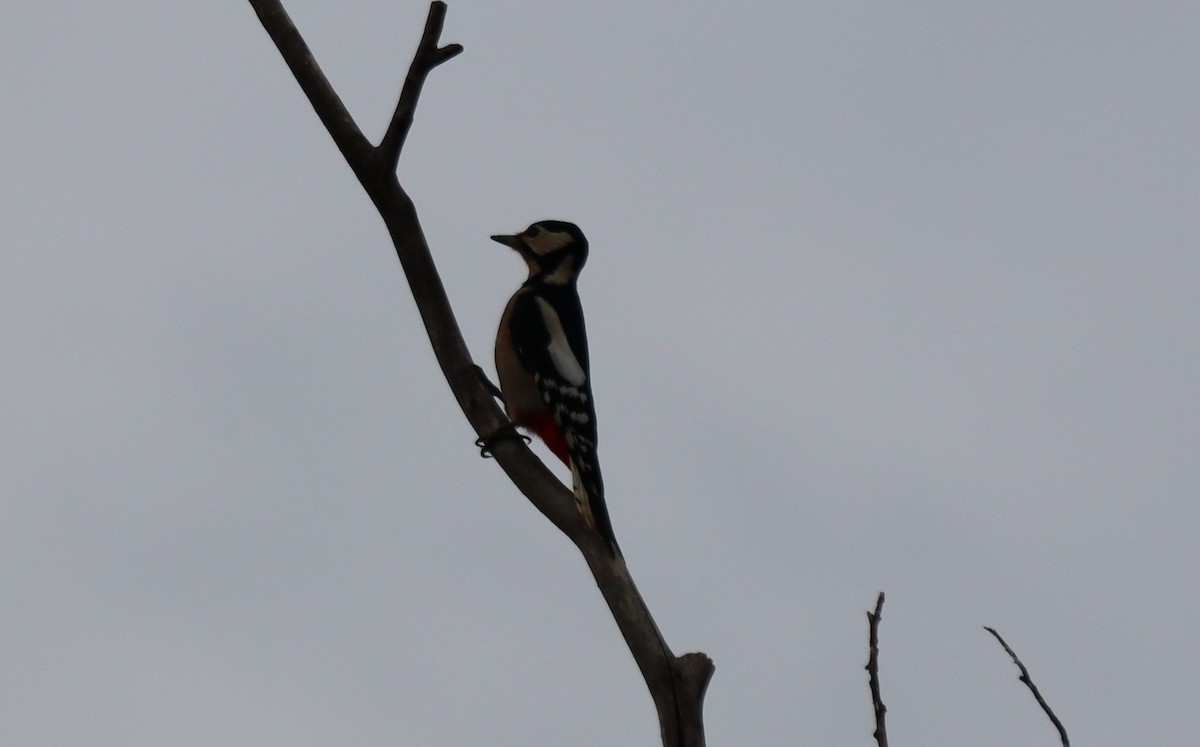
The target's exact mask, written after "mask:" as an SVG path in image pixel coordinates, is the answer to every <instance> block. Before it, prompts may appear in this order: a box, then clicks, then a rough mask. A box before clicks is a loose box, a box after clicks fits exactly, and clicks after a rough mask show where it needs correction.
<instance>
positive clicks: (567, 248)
mask: <svg viewBox="0 0 1200 747" xmlns="http://www.w3.org/2000/svg"><path fill="white" fill-rule="evenodd" d="M492 241H499V242H500V243H501V244H504V245H505V246H508V247H512V248H513V249H516V250H517V253H518V254H520V255H521V259H524V260H525V264H527V265H529V277H531V278H532V277H535V276H539V275H540V276H542V277H543V278H544V279H545V280H546V282H548V283H561V284H566V283H569V282H571V281H573V280H574V279H575V278H576V277H577V276H578V275H579V271H580V270H581V269H583V264H584V263H585V262H587V254H588V243H587V239H586V238H584V236H583V231H580V230H579V226H577V225H575V224H574V223H567V222H566V221H561V220H540V221H538V222H537V223H534V224H533V225H531V226H530V227H529V228H526V229H525V230H524V231H522V232H521V233H518V234H514V235H510V236H493V237H492Z"/></svg>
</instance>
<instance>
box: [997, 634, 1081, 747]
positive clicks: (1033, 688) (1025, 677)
mask: <svg viewBox="0 0 1200 747" xmlns="http://www.w3.org/2000/svg"><path fill="white" fill-rule="evenodd" d="M983 629H984V630H986V631H987V632H989V633H991V634H992V635H993V636H995V638H996V640H997V641H999V642H1000V645H1001V646H1003V647H1004V650H1005V651H1007V652H1008V655H1009V656H1011V657H1012V660H1013V663H1014V664H1016V665H1017V669H1019V670H1021V676H1020V677H1018V678H1017V679H1019V680H1021V682H1024V683H1025V686H1026V687H1028V688H1029V692H1031V693H1033V698H1034V700H1036V701H1037V703H1038V705H1040V706H1041V707H1042V710H1043V711H1045V712H1046V715H1047V716H1048V717H1049V718H1050V723H1052V724H1054V728H1055V729H1058V736H1059V738H1060V739H1062V744H1063V747H1071V740H1070V739H1068V738H1067V730H1066V729H1065V728H1064V727H1063V725H1062V722H1061V721H1059V720H1058V716H1055V715H1054V711H1053V710H1051V709H1050V705H1049V704H1048V703H1047V702H1046V699H1045V698H1043V697H1042V694H1041V692H1039V691H1038V689H1037V685H1035V684H1033V680H1032V679H1030V678H1029V670H1028V669H1026V668H1025V665H1024V664H1022V663H1021V660H1020V659H1019V658H1018V657H1017V654H1016V652H1015V651H1013V650H1012V648H1010V647H1009V645H1008V644H1007V643H1005V641H1004V639H1003V638H1001V637H1000V634H999V633H997V632H996V630H995V628H989V627H988V626H986V625H985V626H983Z"/></svg>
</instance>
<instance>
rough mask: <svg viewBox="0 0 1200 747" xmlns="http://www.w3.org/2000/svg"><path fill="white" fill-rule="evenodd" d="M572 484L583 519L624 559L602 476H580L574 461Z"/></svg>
mask: <svg viewBox="0 0 1200 747" xmlns="http://www.w3.org/2000/svg"><path fill="white" fill-rule="evenodd" d="M571 482H572V484H573V487H574V491H575V503H576V504H577V505H578V507H579V513H581V514H583V518H584V519H585V520H586V521H587V523H588V525H589V526H591V527H593V528H594V529H595V530H596V531H597V532H599V533H600V536H601V537H603V538H604V541H605V542H607V543H608V546H609V547H610V548H611V549H612V551H613V555H616V556H617V557H623V556H622V555H621V548H620V546H619V545H617V536H616V534H614V533H613V528H612V522H611V521H610V520H609V518H608V507H607V506H606V505H605V503H604V482H603V481H602V480H601V479H600V475H599V474H596V473H595V472H594V471H593V472H589V473H588V474H586V475H582V474H580V470H579V468H578V467H577V466H576V464H575V460H574V459H572V460H571Z"/></svg>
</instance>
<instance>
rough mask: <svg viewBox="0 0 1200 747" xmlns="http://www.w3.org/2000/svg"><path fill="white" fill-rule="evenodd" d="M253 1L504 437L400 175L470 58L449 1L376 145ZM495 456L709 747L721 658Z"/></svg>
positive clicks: (519, 468)
mask: <svg viewBox="0 0 1200 747" xmlns="http://www.w3.org/2000/svg"><path fill="white" fill-rule="evenodd" d="M249 2H250V5H251V6H253V8H254V10H255V12H256V13H257V14H258V17H259V20H260V21H261V22H262V25H263V28H264V29H266V31H267V33H268V34H269V35H270V36H271V39H272V40H273V41H274V42H275V45H276V47H278V48H279V52H280V54H281V55H282V56H283V58H284V60H285V61H286V62H287V65H288V67H289V68H290V69H291V70H292V73H293V75H295V77H296V81H297V82H298V83H299V84H300V87H301V88H302V89H303V90H304V93H305V95H306V96H307V97H308V100H309V102H310V103H311V104H312V106H313V109H314V110H316V112H317V116H318V117H320V119H321V122H322V123H323V124H324V125H325V128H326V129H327V130H328V131H329V134H330V136H331V137H332V138H333V140H334V142H335V143H336V144H337V146H338V149H339V150H340V151H341V152H342V155H343V156H344V157H345V159H346V162H347V163H348V164H349V165H350V168H351V169H352V170H353V171H354V174H355V176H357V177H358V180H359V182H360V183H361V184H362V186H363V189H364V190H365V191H366V193H367V195H368V196H369V197H370V198H371V201H372V202H373V203H375V206H376V207H377V208H378V209H379V214H380V216H381V217H382V218H383V222H384V225H385V226H386V227H387V230H388V234H389V235H390V236H391V239H392V243H393V244H394V245H395V247H396V255H397V257H399V259H400V265H401V267H402V268H403V269H404V274H405V277H406V278H407V279H408V284H409V288H410V290H411V291H412V294H413V300H414V301H415V302H416V305H417V309H418V311H419V312H420V314H421V320H422V322H423V323H424V325H425V331H426V333H427V334H428V336H429V342H430V344H431V346H432V347H433V352H434V355H435V357H436V358H437V361H438V364H439V365H440V366H441V368H442V373H443V374H444V375H445V377H446V382H447V383H448V384H449V385H450V390H451V391H452V392H453V394H454V397H455V399H456V400H457V401H458V404H459V407H461V408H462V411H463V414H464V415H466V417H467V420H468V421H470V423H471V426H472V427H473V428H474V429H475V433H476V435H478V436H481V437H485V436H488V435H490V434H493V433H495V432H496V431H497V430H499V429H500V428H502V427H504V426H505V425H507V424H508V422H509V421H508V418H507V417H505V415H504V413H503V411H502V410H501V409H500V408H499V407H498V406H497V405H496V402H495V400H494V399H493V397H492V393H491V392H490V391H489V390H488V387H487V386H486V385H485V381H486V379H485V377H481V376H480V375H479V367H478V366H476V365H475V363H474V362H473V361H472V359H471V355H470V352H469V351H468V350H467V347H466V343H465V342H464V341H463V338H462V333H461V331H460V329H459V326H458V322H457V320H456V319H455V318H454V312H453V310H452V309H451V308H450V302H449V299H448V298H447V296H446V290H445V287H444V286H443V284H442V281H441V277H440V276H439V275H438V271H437V267H436V265H435V264H434V262H433V256H432V254H431V253H430V251H429V245H428V243H427V242H426V241H425V236H424V232H423V231H422V230H421V224H420V221H419V219H418V217H417V212H416V207H415V206H414V205H413V203H412V200H411V199H410V198H409V196H408V194H407V193H406V192H405V191H404V188H403V187H402V186H401V185H400V182H399V179H398V178H397V177H396V163H397V161H398V159H399V157H400V152H401V150H402V149H403V146H404V141H405V138H406V136H407V135H408V131H409V128H410V127H411V125H412V120H413V113H414V112H415V111H416V106H417V100H418V98H419V97H420V93H421V87H422V85H423V84H424V82H425V78H426V76H427V75H428V74H429V72H430V71H431V70H432V69H433V68H435V67H437V66H438V65H440V64H441V63H443V62H445V61H446V60H449V59H450V58H451V57H454V56H455V55H457V54H458V53H459V52H461V51H462V47H461V46H460V45H457V44H449V45H446V46H444V47H442V46H439V44H438V39H439V37H440V35H441V30H442V22H443V20H444V19H445V14H446V5H445V3H442V2H434V3H432V4H431V6H430V8H429V15H428V17H427V20H426V23H425V30H424V33H423V34H422V36H421V41H420V43H419V45H418V47H417V53H416V55H415V56H414V58H413V61H412V65H411V66H410V67H409V71H408V75H407V77H406V78H405V83H404V86H403V88H402V90H401V93H400V99H399V101H398V102H397V104H396V109H395V111H394V113H393V115H392V119H391V121H390V122H389V124H388V128H387V131H386V133H385V134H384V137H383V140H382V141H381V142H380V145H379V146H378V147H373V146H371V144H370V143H369V142H368V141H367V139H366V138H365V137H363V135H362V132H361V130H360V129H359V127H358V125H357V124H355V122H354V120H353V118H352V117H351V116H350V114H349V112H347V111H346V108H345V106H344V105H343V104H342V102H341V100H340V99H339V98H338V96H337V94H336V93H335V92H334V90H333V88H332V87H331V86H330V85H329V81H328V80H327V79H326V78H325V76H324V74H323V73H322V72H321V69H320V67H318V65H317V62H316V60H315V59H313V56H312V52H311V51H310V50H309V48H308V46H307V45H306V44H305V43H304V40H303V39H302V38H301V36H300V33H299V32H298V31H297V30H296V27H295V25H294V24H292V21H291V19H290V18H288V16H287V13H285V12H284V10H283V7H282V5H281V4H280V2H279V0H249ZM492 455H493V456H494V457H495V459H496V462H497V463H498V464H499V465H500V467H501V468H502V469H503V470H504V472H505V473H506V474H507V475H508V477H509V479H510V480H512V482H513V484H514V485H515V486H516V487H517V489H518V490H520V491H521V493H523V494H524V495H525V497H526V498H528V499H529V501H530V503H532V504H533V505H534V507H536V508H537V509H538V510H539V511H541V512H542V513H543V514H544V515H545V516H546V518H548V519H549V520H550V521H551V522H552V523H553V524H554V525H555V526H556V527H558V529H559V530H560V531H562V532H563V533H564V534H566V535H567V536H568V537H569V538H570V539H571V540H572V541H573V542H574V543H575V545H576V546H577V547H578V548H579V550H580V552H581V553H582V554H583V556H584V558H585V559H586V560H587V564H588V567H589V569H590V570H591V572H592V575H593V576H594V577H595V579H596V585H597V586H598V587H599V589H600V593H601V594H602V595H603V597H604V601H605V602H606V603H607V604H608V607H609V609H610V610H611V611H612V614H613V618H614V620H615V621H616V623H617V627H618V628H619V629H620V631H621V634H622V636H623V637H624V638H625V642H626V644H627V645H628V646H629V651H630V653H631V654H633V658H634V661H635V662H636V663H637V665H638V669H639V670H640V671H641V673H642V677H643V678H644V679H645V681H646V686H647V688H648V689H649V691H650V694H651V697H652V698H653V699H654V704H655V708H656V710H657V712H658V718H659V725H660V728H661V734H662V740H663V744H664V745H665V747H703V745H704V724H703V701H704V692H705V689H706V688H707V685H708V682H709V679H710V678H711V677H712V674H713V664H712V660H711V659H709V658H708V657H707V656H706V655H704V654H699V653H695V654H685V655H684V656H679V657H677V656H675V655H674V654H672V653H671V649H670V647H669V646H668V645H667V643H666V641H665V639H664V638H663V637H662V634H661V633H660V632H659V630H658V626H657V625H656V624H655V622H654V618H653V617H652V616H651V614H650V610H649V608H648V607H647V606H646V603H645V601H643V599H642V597H641V595H640V594H639V593H638V590H637V586H635V585H634V583H633V579H632V578H631V577H630V575H629V570H628V568H626V566H625V563H624V560H623V559H621V558H619V557H615V558H614V556H613V555H612V553H611V552H609V550H608V546H607V544H606V543H605V542H604V540H603V539H602V538H601V537H600V535H599V534H598V533H596V532H594V531H592V530H590V529H589V528H588V526H587V524H586V523H585V522H584V520H583V517H582V515H581V514H580V513H579V511H578V510H577V509H576V508H575V498H574V495H573V494H572V492H571V490H570V489H568V488H567V487H565V486H564V485H563V484H562V483H561V482H559V480H558V478H556V477H555V476H554V474H553V473H552V472H550V470H549V469H547V468H546V465H545V464H543V463H542V462H541V460H540V459H538V458H537V457H536V456H535V455H534V454H533V452H532V451H530V450H529V449H528V448H527V447H526V446H525V445H524V444H522V443H519V442H518V441H517V440H516V439H503V440H500V441H498V442H496V443H495V444H494V445H493V448H492Z"/></svg>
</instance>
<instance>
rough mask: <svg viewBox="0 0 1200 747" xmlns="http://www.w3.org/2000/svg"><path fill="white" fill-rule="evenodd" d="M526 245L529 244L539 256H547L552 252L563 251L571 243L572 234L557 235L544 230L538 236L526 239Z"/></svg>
mask: <svg viewBox="0 0 1200 747" xmlns="http://www.w3.org/2000/svg"><path fill="white" fill-rule="evenodd" d="M525 243H527V244H529V248H530V249H532V250H533V253H534V254H537V255H538V256H542V257H544V256H546V255H547V254H549V253H550V252H553V251H555V250H558V249H562V248H563V247H564V246H566V245H567V244H570V243H571V234H569V233H556V232H554V231H547V230H545V229H543V230H542V231H540V232H539V233H538V235H537V236H534V237H532V238H526V239H525Z"/></svg>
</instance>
